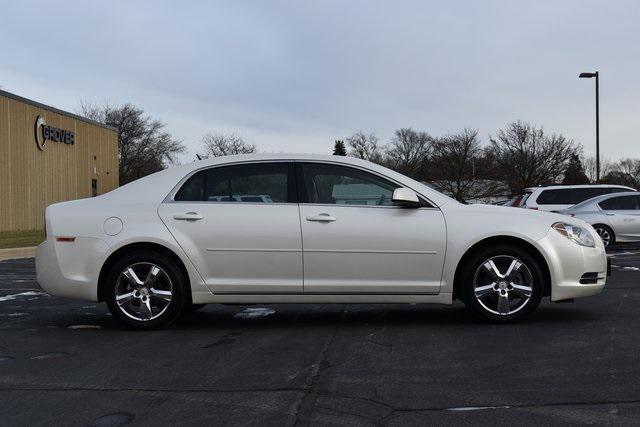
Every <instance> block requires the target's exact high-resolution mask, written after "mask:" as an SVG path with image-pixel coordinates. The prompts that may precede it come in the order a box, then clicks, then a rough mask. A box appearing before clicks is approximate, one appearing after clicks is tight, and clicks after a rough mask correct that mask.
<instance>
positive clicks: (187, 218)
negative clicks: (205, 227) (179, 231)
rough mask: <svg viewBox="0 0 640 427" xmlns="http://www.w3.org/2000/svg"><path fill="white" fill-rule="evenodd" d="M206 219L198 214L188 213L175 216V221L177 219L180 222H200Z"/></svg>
mask: <svg viewBox="0 0 640 427" xmlns="http://www.w3.org/2000/svg"><path fill="white" fill-rule="evenodd" d="M202 218H204V217H203V216H202V215H200V214H199V213H198V212H187V213H181V214H175V215H174V216H173V219H177V220H179V221H199V220H201V219H202Z"/></svg>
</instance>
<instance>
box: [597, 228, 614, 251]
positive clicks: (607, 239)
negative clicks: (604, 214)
mask: <svg viewBox="0 0 640 427" xmlns="http://www.w3.org/2000/svg"><path fill="white" fill-rule="evenodd" d="M593 228H594V229H595V230H596V232H597V233H598V236H600V239H602V243H604V247H605V248H608V247H609V246H611V245H612V244H614V243H615V241H616V236H615V234H614V233H613V230H612V229H611V228H610V227H609V226H606V225H604V224H596V225H594V226H593Z"/></svg>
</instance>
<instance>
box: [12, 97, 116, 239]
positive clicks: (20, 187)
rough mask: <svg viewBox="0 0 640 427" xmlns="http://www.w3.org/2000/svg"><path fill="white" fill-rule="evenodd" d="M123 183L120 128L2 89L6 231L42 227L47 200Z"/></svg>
mask: <svg viewBox="0 0 640 427" xmlns="http://www.w3.org/2000/svg"><path fill="white" fill-rule="evenodd" d="M117 186H118V136H117V133H116V130H115V129H113V128H110V127H108V126H105V125H102V124H100V123H97V122H94V121H91V120H88V119H85V118H83V117H80V116H77V115H75V114H71V113H67V112H65V111H61V110H58V109H56V108H53V107H49V106H46V105H43V104H40V103H38V102H35V101H31V100H29V99H26V98H22V97H20V96H17V95H14V94H11V93H8V92H4V91H1V90H0V232H2V231H16V230H41V229H43V228H44V223H43V219H44V217H43V214H44V208H45V207H46V206H47V205H50V204H51V203H56V202H60V201H64V200H72V199H80V198H84V197H91V196H95V195H98V194H102V193H106V192H107V191H110V190H112V189H114V188H115V187H117Z"/></svg>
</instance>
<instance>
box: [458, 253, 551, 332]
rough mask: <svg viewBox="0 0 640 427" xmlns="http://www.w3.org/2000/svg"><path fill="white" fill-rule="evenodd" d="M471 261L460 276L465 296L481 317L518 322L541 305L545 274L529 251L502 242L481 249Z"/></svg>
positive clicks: (468, 304)
mask: <svg viewBox="0 0 640 427" xmlns="http://www.w3.org/2000/svg"><path fill="white" fill-rule="evenodd" d="M469 261H470V262H469V264H468V265H469V268H468V269H466V270H465V271H464V273H463V276H462V279H461V280H462V281H461V286H462V297H463V298H462V299H463V301H464V303H465V304H466V305H467V306H468V307H470V308H471V309H472V310H473V311H474V313H475V314H477V315H478V316H479V317H481V318H482V319H484V320H487V321H490V322H496V323H509V322H514V321H518V320H520V319H522V318H524V317H525V316H526V315H528V314H529V313H531V312H532V311H533V310H535V308H536V307H537V306H538V305H539V304H540V299H541V298H542V293H543V290H544V287H545V282H544V275H543V274H542V270H541V268H540V266H539V265H538V262H537V261H536V260H535V259H534V257H532V256H531V255H530V254H529V253H528V252H527V251H524V250H522V249H521V248H519V247H517V246H511V245H502V246H498V247H491V248H486V249H483V250H480V251H478V252H476V253H475V254H473V255H472V256H471V259H470V260H469Z"/></svg>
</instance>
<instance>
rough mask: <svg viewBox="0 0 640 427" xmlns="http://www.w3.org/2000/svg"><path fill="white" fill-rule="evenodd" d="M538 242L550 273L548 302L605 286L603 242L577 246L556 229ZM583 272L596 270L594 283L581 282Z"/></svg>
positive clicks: (592, 291)
mask: <svg viewBox="0 0 640 427" xmlns="http://www.w3.org/2000/svg"><path fill="white" fill-rule="evenodd" d="M538 243H539V244H540V245H541V246H542V247H543V249H544V253H545V255H546V258H547V263H548V265H549V272H550V274H551V301H562V300H568V299H574V298H582V297H587V296H591V295H597V294H599V293H600V292H602V289H604V286H605V283H606V280H607V275H608V271H609V268H610V267H609V265H608V260H607V254H606V252H605V249H604V246H603V245H602V242H601V241H600V240H599V239H598V238H597V237H596V247H595V248H588V247H585V246H579V245H577V244H576V243H574V242H572V241H570V240H569V239H567V238H566V237H564V236H561V235H560V233H558V232H556V231H555V230H549V233H547V235H546V236H545V237H544V238H542V239H541V240H540V241H538ZM585 273H596V277H597V280H596V281H595V283H588V284H583V283H580V279H581V278H582V277H583V276H584V275H585Z"/></svg>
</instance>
